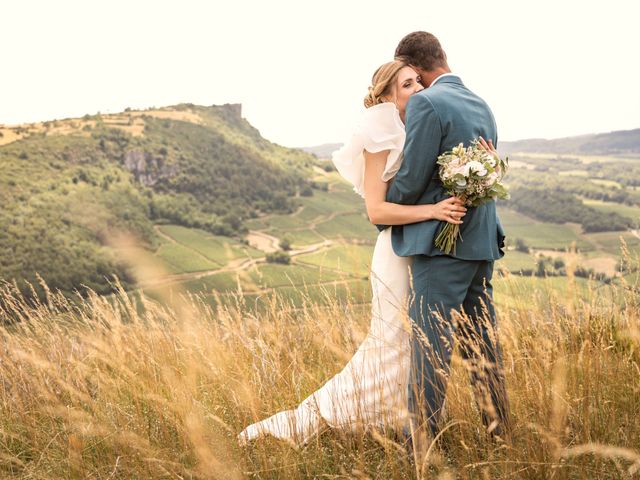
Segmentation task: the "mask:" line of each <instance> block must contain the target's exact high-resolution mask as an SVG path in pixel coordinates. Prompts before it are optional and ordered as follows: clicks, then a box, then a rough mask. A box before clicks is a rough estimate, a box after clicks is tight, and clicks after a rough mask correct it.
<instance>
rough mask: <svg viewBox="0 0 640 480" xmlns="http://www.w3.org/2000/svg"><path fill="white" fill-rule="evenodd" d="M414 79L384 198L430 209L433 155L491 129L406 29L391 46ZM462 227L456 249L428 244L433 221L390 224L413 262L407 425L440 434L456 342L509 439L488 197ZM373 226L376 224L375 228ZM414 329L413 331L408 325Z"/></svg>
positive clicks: (471, 98)
mask: <svg viewBox="0 0 640 480" xmlns="http://www.w3.org/2000/svg"><path fill="white" fill-rule="evenodd" d="M395 55H396V58H398V59H403V60H405V61H407V62H408V63H409V65H410V66H411V67H412V68H413V69H414V70H416V71H417V72H418V73H419V74H420V76H421V77H422V83H423V84H424V85H425V87H428V88H425V89H424V90H422V91H420V92H418V93H416V94H414V95H413V96H412V97H411V98H410V100H409V102H408V104H407V110H406V122H405V123H406V142H405V146H404V160H403V163H402V166H401V168H400V170H399V171H398V173H397V174H396V176H395V178H394V180H393V182H392V184H391V186H390V187H389V190H388V192H387V201H389V202H393V203H400V204H405V205H414V204H427V203H437V202H439V201H441V200H443V199H445V198H447V197H449V195H448V194H447V193H446V192H445V190H444V188H443V185H442V182H441V181H440V179H439V174H438V165H437V164H436V160H437V158H438V155H440V154H441V153H443V152H445V151H447V150H450V149H451V148H453V147H455V146H457V145H458V144H459V143H461V142H462V143H463V144H464V145H465V146H468V145H469V144H470V142H471V141H472V140H473V139H474V138H476V137H479V136H481V137H483V138H484V139H486V140H489V139H490V140H492V141H493V144H494V145H496V144H497V132H496V123H495V119H494V118H493V115H492V113H491V110H490V109H489V106H488V105H487V104H486V103H485V102H484V100H482V99H481V98H480V97H478V96H477V95H475V94H474V93H472V92H471V91H470V90H469V89H467V88H466V87H465V86H464V84H463V83H462V81H461V80H460V77H458V76H456V75H454V74H452V73H451V70H450V69H449V66H448V65H447V57H446V55H445V53H444V51H443V50H442V47H441V46H440V42H439V41H438V39H437V38H436V37H434V36H433V35H432V34H430V33H427V32H413V33H410V34H409V35H407V36H406V37H404V38H403V39H402V40H401V41H400V43H399V44H398V47H397V49H396V53H395ZM463 222H464V223H463V224H462V225H460V233H461V236H462V239H460V238H459V239H458V242H457V247H456V251H455V253H452V254H450V255H447V254H445V253H444V252H443V251H441V250H440V249H439V248H438V247H436V246H435V245H434V241H435V238H436V237H437V235H438V233H439V232H440V230H441V229H442V227H443V226H444V225H445V224H444V223H443V222H440V221H438V220H428V221H425V222H420V223H414V224H410V225H400V226H393V229H392V244H393V249H394V251H395V252H396V254H398V255H400V256H411V257H413V266H412V293H413V296H412V303H411V310H410V315H411V318H412V320H413V321H414V322H415V323H414V335H412V337H413V340H412V364H411V379H410V382H409V392H408V393H409V412H410V413H411V418H412V426H413V428H414V432H413V433H414V434H413V438H414V442H415V441H416V438H415V429H416V428H421V429H423V430H422V432H423V433H426V432H425V430H424V429H426V428H428V429H429V430H430V433H431V435H435V434H437V432H438V427H439V425H438V421H439V420H440V418H441V413H442V408H443V404H444V399H445V393H446V387H447V380H448V376H449V370H450V368H449V367H450V362H451V350H452V348H453V346H454V338H455V339H457V340H458V342H459V344H460V351H461V355H462V356H463V358H464V359H465V364H466V365H467V366H468V368H469V372H470V376H471V382H472V385H473V387H474V391H475V394H476V402H477V404H478V407H479V409H480V412H481V414H482V420H483V422H484V424H485V426H486V427H487V431H488V432H491V435H499V436H504V435H506V434H507V433H508V426H509V412H508V402H507V396H506V390H505V381H504V376H503V372H502V352H501V348H500V344H499V343H498V338H497V335H496V331H495V327H496V318H495V311H494V308H493V302H492V300H493V298H492V296H493V292H492V285H491V277H492V273H493V263H494V260H496V259H498V258H500V257H502V256H503V255H504V251H503V250H502V248H503V247H504V238H505V237H504V232H503V230H502V226H501V225H500V221H499V219H498V216H497V213H496V205H495V201H491V202H489V203H486V204H484V205H482V206H479V207H473V208H469V209H468V211H467V213H466V216H465V217H464V218H463ZM378 228H379V229H382V228H384V226H381V225H379V226H378ZM416 327H417V328H416Z"/></svg>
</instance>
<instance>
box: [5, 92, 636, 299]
mask: <svg viewBox="0 0 640 480" xmlns="http://www.w3.org/2000/svg"><path fill="white" fill-rule="evenodd" d="M638 145H640V129H639V130H632V131H626V132H612V133H610V134H600V135H585V136H581V137H572V138H567V139H558V140H523V141H519V142H502V143H501V144H500V151H501V153H502V154H504V155H508V156H509V158H510V164H511V167H512V168H511V171H510V173H509V179H508V183H509V184H510V187H511V191H512V198H511V200H509V201H505V202H501V203H500V204H499V212H500V217H501V219H502V223H503V225H504V227H505V229H506V231H507V241H508V252H507V255H506V256H505V258H504V259H502V260H500V261H499V262H498V264H497V265H498V267H499V269H500V270H501V271H503V272H505V273H506V274H512V275H517V276H518V277H520V278H521V280H520V281H521V282H525V283H526V282H528V283H531V282H534V283H535V282H537V281H540V280H541V279H544V278H547V279H553V281H554V282H560V283H559V285H561V284H562V282H564V281H565V280H564V279H566V270H567V268H568V267H569V266H570V264H572V262H573V263H575V264H576V265H575V266H577V275H578V276H579V277H582V278H583V279H585V280H586V278H587V277H589V276H592V277H595V278H596V280H597V281H599V282H602V283H607V282H612V281H619V280H620V279H622V278H625V279H627V280H629V281H630V280H632V279H634V278H635V275H636V274H637V273H636V272H635V270H633V269H632V268H630V267H628V266H626V264H625V262H624V261H623V260H622V259H621V255H620V253H621V245H622V244H621V241H624V242H625V245H626V248H627V249H628V252H629V253H630V254H631V255H638V253H640V237H639V233H638V230H637V229H638V224H639V222H640V149H639V148H638ZM339 147H340V144H327V145H321V146H317V147H310V148H299V149H287V148H284V147H281V146H278V145H275V144H273V143H271V142H269V141H268V140H266V139H264V138H263V137H262V136H261V135H260V134H259V132H258V131H257V130H256V129H255V128H253V127H252V126H251V125H250V124H249V123H248V122H247V121H246V120H245V119H243V118H242V115H241V107H240V106H239V105H224V106H209V107H205V106H198V105H193V104H180V105H176V106H171V107H164V108H157V109H156V108H154V109H148V110H139V111H132V110H127V111H125V112H121V113H118V114H109V115H101V114H96V115H86V116H85V117H82V118H76V119H60V120H53V121H49V122H40V123H36V124H28V125H20V126H0V166H1V167H2V169H1V170H0V198H1V199H2V204H3V209H2V210H1V211H0V227H1V230H0V231H2V232H3V233H2V236H0V247H1V250H0V277H1V278H3V279H5V280H7V281H14V280H15V281H16V285H18V286H19V288H21V289H22V290H24V291H25V292H26V293H29V292H30V287H28V286H27V285H28V284H31V285H33V287H34V290H35V291H36V292H40V293H42V291H43V290H42V287H41V286H40V283H39V276H40V277H41V278H42V279H43V280H44V281H45V282H46V284H47V285H49V286H50V287H51V288H54V289H60V290H61V291H62V292H64V293H66V294H68V295H73V294H74V292H75V291H76V290H77V291H79V292H82V291H83V289H84V286H88V287H90V288H92V289H94V290H95V291H97V292H98V293H102V294H108V293H110V292H111V291H113V285H112V283H111V280H110V279H111V278H112V276H113V275H116V276H117V277H118V278H119V279H120V280H121V282H122V283H123V286H124V287H125V288H126V289H127V290H130V291H132V292H133V291H140V289H142V290H144V291H147V292H148V293H150V294H151V292H153V290H154V289H157V288H165V287H171V288H174V287H175V288H178V289H180V290H183V291H187V292H191V293H196V294H201V295H203V296H204V298H206V299H207V301H210V302H212V303H216V302H218V301H222V300H221V299H224V298H225V296H233V295H235V294H236V293H237V292H239V291H241V292H242V293H243V295H244V297H245V298H247V299H253V300H255V301H258V299H260V298H264V296H265V295H266V294H268V293H269V292H272V291H276V290H277V291H279V292H284V293H287V295H289V296H290V298H291V301H292V302H293V304H300V302H302V299H301V297H300V289H301V288H303V289H304V288H306V289H307V291H308V292H309V293H310V294H312V295H313V296H315V297H317V298H321V297H322V296H323V295H330V296H331V297H332V298H340V297H342V296H344V297H346V296H349V297H350V298H356V299H360V300H361V301H363V302H366V301H368V298H369V295H370V291H369V282H368V267H369V262H370V258H371V253H372V249H373V244H374V241H375V237H376V233H377V231H376V229H375V228H374V227H373V226H372V225H371V224H370V223H369V222H368V219H367V218H366V214H365V211H364V206H363V203H362V200H361V199H360V197H358V196H357V195H356V194H355V193H354V192H353V191H352V188H351V187H350V186H349V185H347V184H346V183H345V182H344V181H343V180H342V179H341V178H340V177H339V175H338V174H337V172H335V170H334V169H333V167H332V165H331V163H330V162H329V161H328V160H327V157H328V156H329V155H330V153H331V152H332V151H334V150H335V149H337V148H339ZM572 246H574V247H575V248H576V250H577V253H571V252H570V251H569V250H570V248H571V247H572ZM149 266H151V267H153V268H151V267H150V268H147V267H149ZM572 268H573V267H572ZM27 282H28V283H27Z"/></svg>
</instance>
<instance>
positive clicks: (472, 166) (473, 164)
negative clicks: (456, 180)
mask: <svg viewBox="0 0 640 480" xmlns="http://www.w3.org/2000/svg"><path fill="white" fill-rule="evenodd" d="M466 166H467V167H469V170H471V171H472V172H474V173H475V174H476V175H478V176H479V177H484V176H485V175H486V174H487V169H486V168H484V165H483V164H482V163H480V162H478V161H477V160H472V161H470V162H469V163H468V164H467V165H466Z"/></svg>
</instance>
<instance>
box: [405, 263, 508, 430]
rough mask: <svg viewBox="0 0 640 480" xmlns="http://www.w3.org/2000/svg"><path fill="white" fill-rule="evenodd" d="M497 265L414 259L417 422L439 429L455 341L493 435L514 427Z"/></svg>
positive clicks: (412, 392)
mask: <svg viewBox="0 0 640 480" xmlns="http://www.w3.org/2000/svg"><path fill="white" fill-rule="evenodd" d="M493 263H494V261H493V260H461V259H458V258H454V257H451V256H448V255H441V256H425V255H416V256H414V257H413V265H412V269H411V271H412V279H411V282H412V284H411V307H410V315H411V319H412V320H413V322H412V343H411V345H412V355H411V358H412V361H411V368H410V377H409V378H410V379H409V391H408V403H409V405H408V408H409V413H410V414H411V416H412V418H413V419H414V421H417V422H418V423H419V424H424V423H425V422H427V423H428V426H429V428H430V430H431V433H432V434H433V435H436V434H437V432H438V430H439V423H440V420H441V414H442V408H443V406H444V400H445V395H446V389H447V382H448V378H449V371H450V363H451V354H452V350H453V347H454V341H456V340H457V341H458V342H459V347H460V354H461V356H462V358H463V363H464V364H465V366H466V367H467V369H468V371H469V375H470V379H471V383H472V386H473V390H474V394H475V399H476V404H477V406H478V408H479V410H480V412H481V416H482V421H483V423H484V425H485V426H486V427H487V429H488V431H491V432H493V434H498V435H502V434H504V433H505V432H504V429H505V428H508V427H509V423H508V422H509V407H508V400H507V394H506V388H505V379H504V372H503V366H502V351H501V347H500V343H499V341H498V336H497V331H496V315H495V310H494V307H493V288H492V284H491V279H492V274H493Z"/></svg>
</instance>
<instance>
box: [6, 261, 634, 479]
mask: <svg viewBox="0 0 640 480" xmlns="http://www.w3.org/2000/svg"><path fill="white" fill-rule="evenodd" d="M267 273H269V274H271V275H273V273H272V272H265V274H267ZM274 278H275V277H274ZM298 280H304V275H302V276H301V278H299V279H298ZM274 281H275V280H274ZM281 281H283V280H277V281H275V283H280V282H281ZM495 283H496V293H495V295H496V299H497V300H498V312H499V328H500V330H499V335H500V339H501V342H502V345H503V351H504V359H505V363H504V365H505V375H506V379H507V384H508V395H509V402H510V406H511V413H512V420H513V424H514V434H513V440H512V441H511V442H509V443H495V442H492V441H490V440H489V439H488V437H487V435H486V434H484V433H483V431H482V424H481V422H480V419H479V415H478V412H477V409H476V407H475V404H474V402H473V398H472V392H471V388H470V386H469V382H468V379H467V371H466V370H467V367H466V365H465V363H464V362H463V361H462V359H461V357H460V356H459V355H458V354H457V352H456V353H454V358H453V368H452V373H451V377H450V381H449V388H448V392H447V405H448V406H447V414H446V418H445V423H444V426H443V430H442V433H441V435H440V436H438V437H437V439H435V440H431V441H430V443H429V450H428V454H427V456H426V457H425V459H424V463H423V464H422V465H421V464H420V463H419V462H418V463H416V462H415V459H414V460H413V461H412V460H411V457H410V454H409V453H408V452H407V451H406V450H405V448H404V447H403V446H402V445H401V443H400V442H401V439H400V437H399V436H398V435H397V434H396V432H393V431H391V430H380V429H374V428H356V429H355V430H354V431H351V432H345V431H341V430H336V429H331V428H328V427H327V428H325V429H323V430H322V432H321V433H320V435H318V436H317V437H315V438H314V439H313V440H312V441H311V442H310V443H308V444H307V445H306V446H304V447H296V446H295V445H292V444H289V443H288V442H284V441H280V440H276V439H274V438H270V437H267V438H262V439H259V440H256V441H253V442H251V443H250V444H249V445H248V446H239V445H238V444H237V443H236V434H237V433H238V432H239V431H240V430H242V428H244V426H246V425H247V424H248V423H251V422H253V421H256V420H259V419H262V418H264V417H265V416H268V415H270V414H272V413H275V412H276V411H278V410H281V409H285V408H291V407H294V406H295V405H297V404H298V403H299V402H300V401H301V400H302V399H304V398H305V397H306V396H307V395H308V394H310V393H311V392H313V391H314V390H315V389H317V388H318V387H320V386H321V385H322V384H323V382H324V381H326V380H327V379H328V378H330V377H331V376H332V375H333V374H335V373H337V372H338V371H339V370H340V369H341V368H342V366H343V365H344V363H345V362H346V361H347V360H348V359H349V358H350V357H351V355H352V354H353V352H354V351H355V349H356V348H357V346H358V344H359V343H360V341H361V340H362V339H363V338H364V336H365V335H366V332H367V329H368V322H369V309H370V306H369V305H368V304H366V303H360V302H358V301H356V300H355V299H356V298H357V296H358V295H359V294H358V293H357V292H355V294H354V292H352V291H351V289H350V288H348V287H346V288H345V290H346V292H345V294H344V295H341V296H336V295H334V293H335V292H334V291H332V289H331V288H313V289H306V290H305V289H304V288H300V287H284V288H283V289H278V290H274V291H273V292H271V293H269V294H266V295H265V296H264V298H263V302H264V305H263V307H264V308H261V309H260V310H257V309H254V308H252V298H251V296H250V295H243V294H242V293H243V292H241V291H240V292H237V293H236V295H234V296H233V297H232V300H233V301H228V302H226V303H224V304H222V303H221V304H218V305H216V306H212V305H211V304H209V303H208V302H207V300H206V298H205V296H204V295H203V294H194V293H192V292H190V291H188V290H181V291H180V290H178V289H176V287H175V286H159V287H157V288H155V289H154V290H153V291H152V292H150V293H152V294H153V297H154V298H155V299H156V300H153V299H152V298H151V296H148V295H147V294H145V293H141V294H139V295H135V296H134V295H131V294H129V293H127V292H125V291H124V290H122V289H120V290H119V292H118V294H117V295H115V296H111V297H105V296H99V295H97V294H95V293H93V292H88V295H87V297H86V298H85V299H82V300H78V301H75V302H74V301H71V300H69V299H68V298H66V297H64V296H63V295H61V294H57V293H54V292H50V291H49V290H47V289H46V286H45V285H42V286H43V289H44V290H45V291H46V292H47V297H46V299H41V300H42V301H33V300H26V299H25V298H24V297H22V296H21V294H20V293H19V292H18V291H17V290H16V289H15V287H14V286H12V285H11V284H4V285H3V286H2V288H1V289H0V318H2V319H3V325H2V327H0V336H1V337H2V344H3V348H2V349H1V350H0V431H1V434H2V453H1V455H0V476H2V477H3V478H22V479H60V478H65V479H67V478H69V479H80V478H95V479H114V478H123V479H125V478H126V479H130V478H139V479H142V478H144V479H155V478H158V479H164V478H190V479H244V478H253V479H281V478H282V479H284V478H286V479H305V478H362V479H364V478H369V479H417V478H425V479H430V478H434V479H454V478H459V479H487V478H489V479H511V478H519V479H532V480H533V479H541V478H553V479H584V478H590V479H624V478H629V479H632V478H638V476H640V423H639V422H638V421H637V419H638V416H639V415H640V375H639V374H640V328H639V325H640V296H639V295H638V289H639V288H640V284H638V282H637V279H636V281H635V283H634V284H626V283H621V284H613V285H607V286H602V285H601V284H598V283H596V282H592V281H587V280H584V279H577V278H575V277H573V276H572V275H571V274H570V275H569V276H568V277H567V278H557V277H554V278H552V277H549V278H547V279H542V280H541V279H535V278H526V277H521V276H518V275H513V274H509V273H508V272H505V273H503V274H501V275H499V278H497V279H496V282H495ZM287 289H290V290H293V291H287ZM361 293H362V292H361ZM44 300H46V302H45V301H44ZM158 300H159V301H158Z"/></svg>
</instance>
